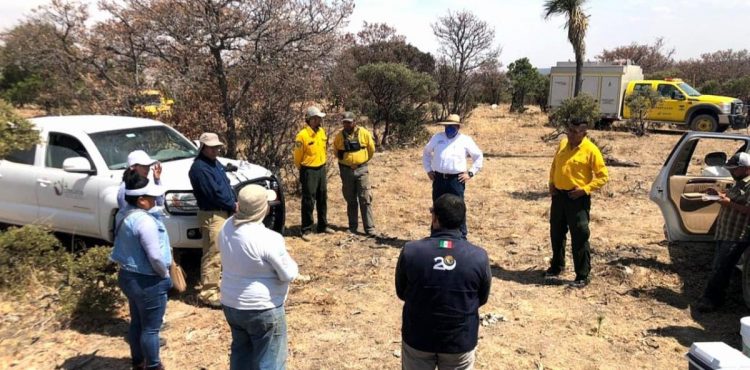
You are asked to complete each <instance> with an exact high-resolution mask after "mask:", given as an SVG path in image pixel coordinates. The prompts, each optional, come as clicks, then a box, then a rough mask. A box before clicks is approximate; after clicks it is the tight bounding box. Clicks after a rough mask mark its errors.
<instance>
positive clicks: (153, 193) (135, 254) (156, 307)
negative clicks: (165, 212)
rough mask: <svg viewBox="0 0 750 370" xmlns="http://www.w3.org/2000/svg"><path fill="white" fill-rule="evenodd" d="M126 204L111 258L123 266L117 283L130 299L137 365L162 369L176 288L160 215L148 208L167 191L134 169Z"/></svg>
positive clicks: (119, 217) (130, 339) (133, 354)
mask: <svg viewBox="0 0 750 370" xmlns="http://www.w3.org/2000/svg"><path fill="white" fill-rule="evenodd" d="M125 185H126V190H125V200H126V201H127V203H128V205H127V206H126V207H125V208H123V209H120V211H119V212H118V213H117V215H116V217H115V222H116V223H115V225H116V229H115V245H114V248H113V249H112V254H111V256H110V259H111V260H112V261H114V262H116V263H117V264H118V265H119V266H120V269H119V274H118V279H117V281H118V285H119V286H120V289H122V291H123V293H124V294H125V296H126V297H127V298H128V305H129V308H130V327H129V329H128V343H129V345H130V355H131V359H132V364H133V369H164V366H163V365H162V363H161V360H160V358H159V329H160V328H161V325H162V322H163V320H164V313H165V311H166V308H167V292H168V291H169V289H170V288H171V287H172V280H171V278H170V276H169V266H170V265H171V264H172V249H171V247H170V244H169V235H168V234H167V230H166V227H165V226H164V222H163V221H162V220H161V217H160V213H157V212H148V211H149V210H150V209H152V208H153V207H154V206H155V204H156V198H157V197H159V196H161V195H163V194H164V190H163V189H162V188H161V187H160V186H158V185H155V184H153V183H151V182H150V181H149V180H148V179H147V178H145V177H142V176H140V175H138V174H137V173H133V175H132V176H130V177H128V178H127V179H125Z"/></svg>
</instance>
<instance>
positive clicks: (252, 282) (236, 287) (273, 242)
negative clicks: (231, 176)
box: [218, 185, 299, 370]
mask: <svg viewBox="0 0 750 370" xmlns="http://www.w3.org/2000/svg"><path fill="white" fill-rule="evenodd" d="M275 197H276V193H274V192H273V191H270V190H267V189H265V188H264V187H262V186H259V185H248V186H245V187H244V188H242V190H240V192H239V205H238V212H237V213H236V214H235V215H234V216H232V217H230V218H229V219H228V220H227V221H226V222H225V223H224V226H223V227H222V229H221V231H220V232H219V238H218V240H219V253H220V255H221V265H222V279H221V289H220V290H221V304H222V308H223V310H224V316H225V317H226V319H227V323H228V324H229V327H230V329H231V331H232V346H231V350H232V352H231V355H230V360H229V364H230V369H231V370H244V369H284V368H285V363H286V356H287V335H286V315H285V313H284V302H285V301H286V297H287V293H288V292H289V283H290V282H291V281H292V280H293V279H294V278H295V277H297V274H298V273H299V269H298V267H297V263H296V262H294V260H293V259H292V257H291V256H289V253H287V250H286V245H285V243H284V237H282V236H281V234H279V233H277V232H275V231H273V230H269V229H267V228H266V227H265V226H264V225H263V218H264V217H265V216H266V213H268V209H269V205H268V202H269V201H272V200H274V199H275Z"/></svg>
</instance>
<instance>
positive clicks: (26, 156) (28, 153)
mask: <svg viewBox="0 0 750 370" xmlns="http://www.w3.org/2000/svg"><path fill="white" fill-rule="evenodd" d="M35 156H36V145H32V146H31V148H29V149H26V150H16V151H14V152H11V153H9V154H8V155H7V156H5V159H6V160H7V161H10V162H14V163H20V164H29V165H33V164H34V157H35Z"/></svg>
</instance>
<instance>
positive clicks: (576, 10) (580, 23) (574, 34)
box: [544, 0, 589, 96]
mask: <svg viewBox="0 0 750 370" xmlns="http://www.w3.org/2000/svg"><path fill="white" fill-rule="evenodd" d="M584 3H586V0H546V1H545V2H544V13H545V14H544V19H549V18H551V17H552V16H554V15H562V16H565V17H566V18H567V20H566V22H565V28H566V29H567V30H568V41H570V44H571V45H572V46H573V52H574V53H575V57H576V78H575V88H574V89H573V96H578V93H579V92H580V91H581V69H582V68H583V59H584V57H585V56H586V42H585V38H586V31H587V29H588V27H589V16H588V15H587V14H586V13H584V11H583V4H584Z"/></svg>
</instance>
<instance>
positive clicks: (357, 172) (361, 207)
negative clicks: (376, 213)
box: [339, 163, 375, 234]
mask: <svg viewBox="0 0 750 370" xmlns="http://www.w3.org/2000/svg"><path fill="white" fill-rule="evenodd" d="M339 173H340V174H341V191H342V192H343V193H344V200H346V215H347V216H348V218H349V230H352V231H355V230H357V225H358V224H359V217H358V214H357V212H361V213H362V225H363V226H364V228H365V232H366V233H368V234H369V233H373V232H375V219H374V217H373V215H372V190H371V189H370V171H369V170H368V169H367V165H361V166H359V167H357V168H356V169H352V168H351V167H349V166H346V165H343V164H340V163H339Z"/></svg>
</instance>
